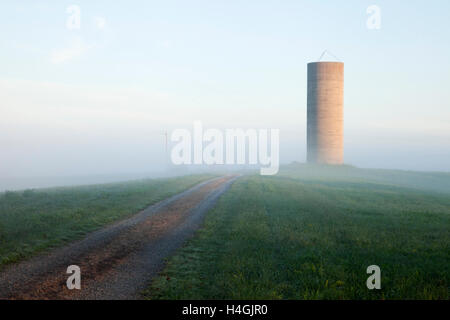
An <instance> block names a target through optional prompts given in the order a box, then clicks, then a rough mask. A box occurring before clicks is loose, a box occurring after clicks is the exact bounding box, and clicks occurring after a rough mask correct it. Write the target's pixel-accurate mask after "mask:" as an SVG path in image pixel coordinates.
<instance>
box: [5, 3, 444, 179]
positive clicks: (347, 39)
mask: <svg viewBox="0 0 450 320" xmlns="http://www.w3.org/2000/svg"><path fill="white" fill-rule="evenodd" d="M72 4H75V5H78V6H79V7H80V8H81V29H80V30H69V29H67V28H66V20H67V18H68V16H69V14H67V13H66V8H67V7H68V6H69V5H72ZM373 4H375V5H378V6H379V7H380V8H381V29H380V30H369V29H368V28H367V27H366V20H367V18H368V15H367V13H366V9H367V7H368V6H369V5H373ZM449 13H450V2H449V1H447V0H442V1H437V0H432V1H406V0H404V1H401V0H396V1H374V0H372V1H362V0H360V1H358V0H352V1H348V0H346V1H331V0H330V1H325V0H322V1H312V0H311V1H275V0H274V1H261V0H259V1H230V0H227V1H215V0H209V1H193V0H190V1H114V2H113V1H37V0H36V1H35V0H33V1H31V0H28V1H2V2H1V4H0V30H1V31H0V33H1V42H0V61H1V71H0V112H1V116H0V133H1V137H0V150H1V153H2V160H1V161H2V162H1V163H0V176H1V175H2V174H3V175H17V174H20V175H62V174H81V173H114V172H128V171H132V172H137V171H146V170H150V169H152V168H158V167H161V166H162V163H163V159H164V156H163V153H162V152H161V150H162V147H161V144H162V139H161V136H160V132H162V131H164V130H171V129H173V128H176V127H186V128H189V127H190V126H191V125H192V121H193V120H202V121H203V122H204V125H205V126H206V127H208V126H211V127H212V126H214V127H226V128H233V127H256V128H259V127H265V128H280V129H281V161H282V162H289V161H293V160H297V161H304V159H305V149H306V145H305V141H306V132H305V131H306V130H305V126H306V64H307V63H308V62H311V61H315V60H317V58H318V57H319V56H320V54H321V53H322V51H323V50H325V49H328V50H330V51H331V52H333V53H334V54H335V55H336V56H338V57H339V58H340V59H341V60H342V61H343V62H344V63H345V161H346V162H347V163H351V164H355V165H358V166H363V167H383V168H403V169H414V170H445V171H449V170H450V90H449V88H450V41H449V39H450V20H449V19H448V17H449ZM98 21H103V22H104V24H100V25H99V23H98Z"/></svg>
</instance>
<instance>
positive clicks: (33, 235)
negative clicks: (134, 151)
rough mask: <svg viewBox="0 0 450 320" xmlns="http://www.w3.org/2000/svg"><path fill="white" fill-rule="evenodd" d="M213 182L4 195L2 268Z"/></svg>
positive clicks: (0, 204) (192, 179)
mask: <svg viewBox="0 0 450 320" xmlns="http://www.w3.org/2000/svg"><path fill="white" fill-rule="evenodd" d="M212 177H213V176H212V175H192V176H185V177H179V178H169V179H154V180H153V179H148V180H138V181H131V182H126V183H111V184H100V185H92V186H80V187H63V188H50V189H37V190H25V191H16V192H11V191H9V192H4V193H0V268H1V267H2V266H4V265H6V264H8V263H11V262H16V261H19V260H21V259H24V258H26V257H29V256H31V255H33V254H35V253H37V252H40V251H43V250H46V249H49V248H51V247H56V246H59V245H62V244H65V243H67V242H69V241H72V240H75V239H79V238H81V237H82V236H83V235H85V234H87V233H88V232H91V231H94V230H96V229H99V228H100V227H102V226H104V225H106V224H108V223H111V222H113V221H116V220H119V219H122V218H126V217H128V216H130V215H132V214H134V213H137V212H138V211H140V210H142V209H144V208H145V207H147V206H148V205H150V204H152V203H155V202H157V201H159V200H162V199H164V198H167V197H169V196H171V195H174V194H176V193H179V192H181V191H183V190H186V189H188V188H189V187H191V186H193V185H195V184H197V183H199V182H201V181H204V180H207V179H209V178H212Z"/></svg>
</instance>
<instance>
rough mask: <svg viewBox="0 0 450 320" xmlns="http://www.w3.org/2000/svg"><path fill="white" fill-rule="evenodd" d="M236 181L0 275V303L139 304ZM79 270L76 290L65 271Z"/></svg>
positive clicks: (223, 181)
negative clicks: (112, 301) (133, 301)
mask: <svg viewBox="0 0 450 320" xmlns="http://www.w3.org/2000/svg"><path fill="white" fill-rule="evenodd" d="M235 179H236V177H235V176H226V177H221V178H216V179H213V180H209V181H206V182H204V183H201V184H199V185H197V186H195V187H193V188H191V189H189V190H187V191H184V192H182V193H180V194H177V195H175V196H173V197H171V198H169V199H166V200H163V201H161V202H159V203H157V204H154V205H152V206H150V207H148V208H147V209H145V210H143V211H141V212H139V213H138V214H136V215H134V216H133V217H131V218H129V219H127V220H123V221H120V222H118V223H115V224H113V225H111V226H108V227H106V228H104V229H102V230H99V231H97V232H94V233H92V234H90V235H88V236H87V237H86V238H84V239H83V240H81V241H78V242H75V243H73V244H71V245H69V246H67V247H63V248H60V249H57V250H55V251H53V252H51V253H49V254H45V255H39V256H36V257H34V258H32V259H30V260H28V261H25V262H22V263H19V264H16V265H11V266H9V267H8V268H7V269H6V270H4V271H2V272H1V273H0V299H139V298H140V292H141V290H142V289H144V288H145V287H146V286H147V285H148V283H149V281H150V280H151V279H152V278H153V277H154V276H155V275H156V274H157V272H158V271H160V270H161V268H162V267H163V266H164V258H166V257H168V256H169V255H170V254H172V253H173V252H174V250H176V249H177V248H178V247H180V246H181V245H182V244H183V243H184V241H185V240H186V239H187V238H188V237H190V236H191V235H192V234H193V233H194V232H195V230H196V229H197V228H198V227H199V226H200V224H201V222H202V218H203V216H204V214H205V213H206V212H207V211H208V209H210V208H211V207H212V206H213V205H214V204H215V202H216V200H217V199H218V198H219V196H220V195H221V194H222V193H223V192H225V191H226V190H227V189H228V187H229V186H230V185H231V183H232V182H233V181H234V180H235ZM69 265H77V266H79V267H80V268H81V290H76V289H75V290H69V289H67V286H66V280H67V277H68V276H69V275H68V274H66V269H67V267H68V266H69Z"/></svg>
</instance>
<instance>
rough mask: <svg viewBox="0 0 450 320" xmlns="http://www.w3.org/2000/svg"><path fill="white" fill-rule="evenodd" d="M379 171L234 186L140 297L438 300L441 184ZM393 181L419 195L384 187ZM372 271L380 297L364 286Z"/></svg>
mask: <svg viewBox="0 0 450 320" xmlns="http://www.w3.org/2000/svg"><path fill="white" fill-rule="evenodd" d="M324 170H331V171H334V170H333V169H329V168H325V169H324ZM342 170H344V171H345V170H347V171H351V172H350V173H346V174H343V173H342ZM321 172H322V173H323V171H321ZM383 173H384V175H383V174H381V175H375V174H374V172H370V174H367V173H366V174H365V173H364V170H360V169H355V168H343V169H341V170H340V171H339V170H338V171H337V172H329V175H331V176H332V177H333V178H332V179H325V178H324V177H325V176H327V175H326V174H325V175H323V174H322V175H320V174H317V173H316V174H311V170H308V168H307V167H306V166H294V167H293V166H290V167H288V168H285V169H284V170H282V171H281V172H280V175H279V176H275V177H261V176H257V175H255V176H247V177H243V178H241V179H240V180H238V181H237V182H236V183H235V184H234V185H233V186H232V188H231V189H230V191H229V192H228V193H226V194H225V195H224V196H223V197H222V198H221V199H220V201H219V204H218V206H217V207H216V208H215V209H214V210H212V211H211V212H209V213H208V215H207V218H206V221H205V226H204V228H203V229H202V230H200V231H199V232H198V234H197V236H196V237H194V238H193V239H192V240H191V241H190V242H189V244H188V245H187V246H186V247H184V248H183V249H182V250H180V251H179V253H178V254H177V255H175V256H174V257H173V258H171V259H170V260H169V263H168V266H167V268H166V270H165V271H164V272H163V273H162V274H161V276H160V277H158V278H156V279H155V281H154V282H153V284H152V287H151V288H150V290H149V291H148V292H147V295H148V297H149V298H152V299H159V298H163V299H167V298H168V299H179V298H187V299H190V298H193V299H206V298H210V299H224V298H226V299H406V298H410V299H448V298H449V285H450V279H449V277H450V250H449V249H450V248H449V243H450V228H449V226H450V197H449V196H448V194H446V193H439V192H431V191H430V189H433V190H434V189H436V186H438V187H439V191H442V192H449V191H450V189H446V185H449V182H450V178H449V176H448V175H446V174H443V175H441V176H439V175H438V174H432V179H437V180H439V179H440V180H439V183H438V184H436V185H430V184H429V183H428V181H427V179H428V177H429V174H423V175H424V177H421V176H420V174H417V173H414V174H413V175H412V176H408V174H407V173H406V172H398V171H392V172H391V173H389V172H387V171H385V172H383ZM371 174H372V176H371ZM364 176H366V178H363V177H364ZM396 176H402V177H403V179H401V181H400V182H401V183H400V185H405V181H408V183H414V184H413V185H412V187H414V188H418V189H420V188H422V189H426V191H421V190H418V189H417V190H416V189H411V188H405V187H398V186H394V185H393V184H394V182H395V177H396ZM380 181H384V182H383V183H381V182H380ZM424 181H425V183H424ZM372 264H376V265H379V266H380V268H381V270H382V290H378V291H377V290H374V291H369V290H368V289H367V287H366V279H367V277H368V275H367V274H366V268H367V267H368V266H369V265H372Z"/></svg>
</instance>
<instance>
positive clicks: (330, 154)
mask: <svg viewBox="0 0 450 320" xmlns="http://www.w3.org/2000/svg"><path fill="white" fill-rule="evenodd" d="M307 121H308V124H307V161H308V162H310V163H324V164H342V163H343V156H344V64H343V63H341V62H325V61H324V62H312V63H308V102H307Z"/></svg>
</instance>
